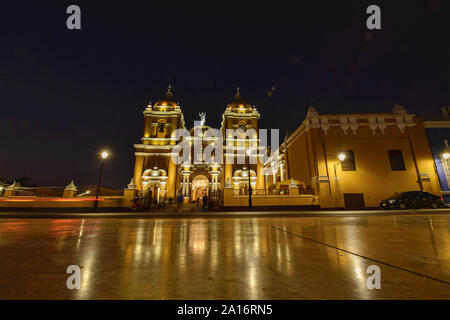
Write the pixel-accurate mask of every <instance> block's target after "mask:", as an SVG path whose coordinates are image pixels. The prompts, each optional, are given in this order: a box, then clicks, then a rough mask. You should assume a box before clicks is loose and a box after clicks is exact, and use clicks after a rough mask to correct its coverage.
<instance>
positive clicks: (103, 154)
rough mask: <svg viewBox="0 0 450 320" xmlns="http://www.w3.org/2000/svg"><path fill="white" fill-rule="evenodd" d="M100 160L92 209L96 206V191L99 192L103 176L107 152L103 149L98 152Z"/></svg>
mask: <svg viewBox="0 0 450 320" xmlns="http://www.w3.org/2000/svg"><path fill="white" fill-rule="evenodd" d="M100 156H101V158H102V160H101V163H100V174H99V176H98V183H97V190H96V194H95V201H94V209H97V208H98V193H99V192H100V184H101V183H102V176H103V167H104V166H105V159H106V158H108V156H109V154H108V152H106V151H103V152H102V153H101V154H100Z"/></svg>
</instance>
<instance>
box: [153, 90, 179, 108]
mask: <svg viewBox="0 0 450 320" xmlns="http://www.w3.org/2000/svg"><path fill="white" fill-rule="evenodd" d="M171 89H172V86H171V85H169V88H168V89H167V91H166V96H165V97H164V98H163V99H161V100H158V101H156V103H155V104H154V106H153V108H154V109H155V110H157V111H173V110H174V109H175V108H176V107H178V103H176V102H175V101H173V93H172V91H171Z"/></svg>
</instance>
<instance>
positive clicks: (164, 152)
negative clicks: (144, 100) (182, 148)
mask: <svg viewBox="0 0 450 320" xmlns="http://www.w3.org/2000/svg"><path fill="white" fill-rule="evenodd" d="M200 116H201V120H200V121H199V122H196V123H195V124H194V127H193V128H191V129H190V130H189V131H188V130H187V128H186V125H185V122H184V117H183V113H182V110H181V106H180V105H179V104H178V103H176V102H175V101H174V99H173V94H172V92H171V88H170V86H169V89H168V91H167V92H166V95H165V97H164V98H163V99H161V100H159V101H157V102H156V103H155V104H153V105H152V104H149V105H148V106H147V108H146V109H145V110H144V130H143V135H142V138H141V143H139V144H135V145H134V147H135V149H136V152H135V156H136V160H135V166H134V175H133V179H132V181H131V182H130V184H129V185H128V189H135V190H137V194H141V195H143V196H148V197H151V198H152V201H154V202H155V201H156V202H161V201H167V200H169V199H170V198H172V199H175V197H176V196H177V195H178V194H182V195H183V196H184V198H185V200H186V201H192V200H195V199H196V198H198V197H201V196H203V194H207V195H214V196H217V197H220V196H222V194H223V189H224V187H225V186H226V185H227V186H232V188H233V189H234V190H236V192H237V193H239V192H242V193H244V192H246V191H245V190H247V189H248V184H249V180H250V183H251V184H252V186H253V188H257V189H261V190H264V188H265V185H264V178H263V176H262V174H261V169H262V168H263V165H262V163H261V161H257V159H256V156H255V155H253V154H250V155H248V154H247V150H248V149H249V148H250V147H252V148H255V149H257V148H258V146H259V140H258V121H259V117H260V114H259V113H258V111H257V110H256V108H255V107H254V106H251V105H250V104H249V103H247V102H246V101H245V100H243V98H242V97H241V94H240V92H239V89H238V90H237V93H236V95H235V97H234V100H233V101H232V102H231V103H230V104H228V105H227V106H226V107H225V111H224V113H223V115H222V124H221V128H220V130H215V131H214V130H213V128H211V127H209V126H207V125H206V124H205V116H206V114H200ZM177 129H178V131H180V130H181V131H184V130H185V132H186V133H187V134H188V135H187V136H183V138H182V139H181V140H184V141H185V142H186V143H189V146H190V150H189V158H188V159H185V160H184V161H182V162H181V163H176V162H175V161H173V158H172V154H173V153H175V151H174V150H175V149H176V145H177V144H178V142H179V141H180V139H179V138H178V137H177ZM229 129H232V131H230V130H229ZM237 129H242V132H239V131H236V130H237ZM249 129H250V131H248V130H249ZM251 129H253V130H254V131H253V132H254V133H252V136H250V137H249V136H246V135H245V133H246V132H251ZM217 133H218V134H217ZM196 146H200V148H199V150H201V151H199V150H198V149H196ZM204 150H206V151H208V150H209V151H212V153H211V154H212V155H213V158H212V159H213V160H212V161H207V160H208V159H206V158H205V156H204V154H203V151H204ZM219 153H220V154H219ZM214 159H216V160H218V161H215V160H214ZM219 159H220V160H223V161H219ZM253 162H254V163H253ZM249 169H250V170H249ZM249 174H250V179H248V175H249Z"/></svg>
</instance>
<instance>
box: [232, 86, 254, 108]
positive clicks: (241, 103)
mask: <svg viewBox="0 0 450 320" xmlns="http://www.w3.org/2000/svg"><path fill="white" fill-rule="evenodd" d="M228 109H230V110H231V111H233V112H238V113H246V112H251V111H252V110H253V109H252V106H251V105H250V104H249V103H248V102H247V101H245V100H244V99H242V96H241V93H240V90H239V87H237V88H236V94H235V96H234V100H233V101H232V102H231V103H229V104H228Z"/></svg>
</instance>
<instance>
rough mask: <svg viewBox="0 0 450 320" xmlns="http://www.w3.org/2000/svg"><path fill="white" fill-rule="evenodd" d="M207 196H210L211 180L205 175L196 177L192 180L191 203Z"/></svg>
mask: <svg viewBox="0 0 450 320" xmlns="http://www.w3.org/2000/svg"><path fill="white" fill-rule="evenodd" d="M205 194H206V196H209V180H208V178H207V177H206V176H205V175H203V174H199V175H196V176H195V177H194V178H193V179H192V190H191V201H195V200H197V199H198V198H200V199H201V198H202V197H203V195H205Z"/></svg>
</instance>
